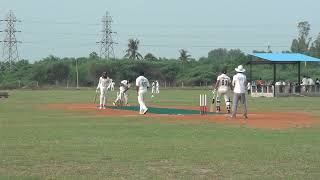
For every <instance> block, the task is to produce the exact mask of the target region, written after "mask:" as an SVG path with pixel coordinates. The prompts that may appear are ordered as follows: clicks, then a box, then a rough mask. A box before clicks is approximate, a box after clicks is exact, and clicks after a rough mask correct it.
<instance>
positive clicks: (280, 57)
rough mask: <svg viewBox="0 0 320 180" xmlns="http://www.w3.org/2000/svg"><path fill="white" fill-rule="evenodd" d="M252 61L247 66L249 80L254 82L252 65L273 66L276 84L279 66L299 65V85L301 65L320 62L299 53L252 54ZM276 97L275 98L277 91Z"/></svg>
mask: <svg viewBox="0 0 320 180" xmlns="http://www.w3.org/2000/svg"><path fill="white" fill-rule="evenodd" d="M249 55H251V56H252V60H251V61H249V62H248V63H247V64H249V65H250V75H249V78H250V80H252V79H251V78H252V64H270V65H273V82H274V83H275V82H276V68H277V66H276V65H277V64H297V65H298V67H297V68H298V79H297V80H298V83H300V77H301V73H300V64H301V62H320V59H318V58H314V57H311V56H307V55H304V54H299V53H252V54H249ZM273 93H274V97H275V95H276V94H275V91H274V92H273Z"/></svg>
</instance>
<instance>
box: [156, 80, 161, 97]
mask: <svg viewBox="0 0 320 180" xmlns="http://www.w3.org/2000/svg"><path fill="white" fill-rule="evenodd" d="M159 86H160V85H159V81H158V80H157V81H156V93H157V94H159V93H160V91H159Z"/></svg>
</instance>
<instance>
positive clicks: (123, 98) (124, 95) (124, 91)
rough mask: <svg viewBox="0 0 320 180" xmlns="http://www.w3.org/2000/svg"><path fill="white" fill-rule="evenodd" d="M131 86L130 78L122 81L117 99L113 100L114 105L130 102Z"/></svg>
mask: <svg viewBox="0 0 320 180" xmlns="http://www.w3.org/2000/svg"><path fill="white" fill-rule="evenodd" d="M129 88H130V81H129V80H122V81H121V82H120V88H119V89H120V92H119V95H118V96H117V98H116V100H115V101H114V102H113V105H114V106H116V105H125V106H126V105H127V104H128V90H129Z"/></svg>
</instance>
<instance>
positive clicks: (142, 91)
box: [136, 71, 150, 114]
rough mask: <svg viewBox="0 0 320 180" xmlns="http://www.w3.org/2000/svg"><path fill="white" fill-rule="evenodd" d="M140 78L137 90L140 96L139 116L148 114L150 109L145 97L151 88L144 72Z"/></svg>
mask: <svg viewBox="0 0 320 180" xmlns="http://www.w3.org/2000/svg"><path fill="white" fill-rule="evenodd" d="M139 75H140V76H139V77H138V78H137V79H136V90H137V95H138V102H139V105H140V112H139V114H146V113H147V112H148V108H147V106H146V104H145V102H144V97H145V96H146V94H147V91H148V87H150V84H149V81H148V79H147V78H145V77H144V72H143V71H141V72H140V73H139Z"/></svg>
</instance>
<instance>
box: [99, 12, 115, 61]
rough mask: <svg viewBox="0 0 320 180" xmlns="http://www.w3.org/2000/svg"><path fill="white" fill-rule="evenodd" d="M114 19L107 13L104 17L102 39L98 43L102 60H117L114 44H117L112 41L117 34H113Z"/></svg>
mask: <svg viewBox="0 0 320 180" xmlns="http://www.w3.org/2000/svg"><path fill="white" fill-rule="evenodd" d="M112 22H113V21H112V17H111V16H110V15H109V13H108V12H106V15H105V16H103V17H102V38H101V40H100V41H98V42H97V43H98V44H100V58H103V57H104V58H106V59H109V58H110V57H112V58H113V59H115V56H114V50H113V44H116V43H115V42H113V40H112V34H113V33H116V32H112V30H111V23H112Z"/></svg>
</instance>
